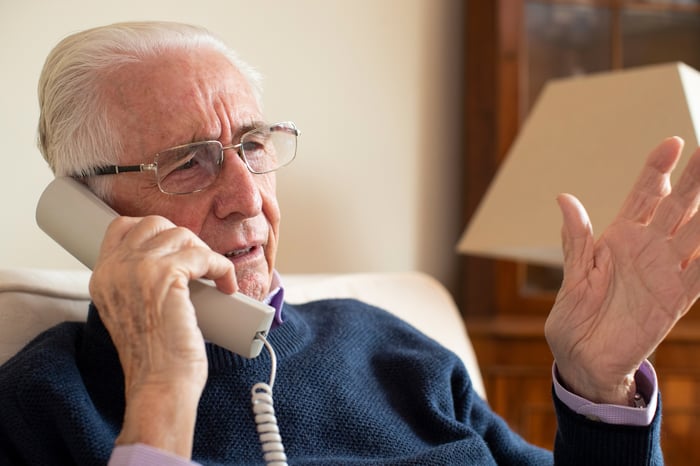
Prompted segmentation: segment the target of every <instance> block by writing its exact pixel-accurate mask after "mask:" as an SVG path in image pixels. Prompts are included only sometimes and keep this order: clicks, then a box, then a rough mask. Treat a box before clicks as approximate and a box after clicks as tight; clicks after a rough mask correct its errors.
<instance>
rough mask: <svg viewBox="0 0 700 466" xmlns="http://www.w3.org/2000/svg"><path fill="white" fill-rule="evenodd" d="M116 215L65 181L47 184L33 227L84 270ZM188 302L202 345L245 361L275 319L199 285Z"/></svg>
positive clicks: (262, 307)
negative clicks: (205, 342) (208, 344)
mask: <svg viewBox="0 0 700 466" xmlns="http://www.w3.org/2000/svg"><path fill="white" fill-rule="evenodd" d="M117 215H118V214H117V213H116V212H115V211H114V210H112V209H111V208H110V207H109V206H108V205H107V204H105V203H104V202H102V200H100V199H99V198H98V197H97V196H95V195H94V194H93V193H92V192H91V191H90V190H89V189H88V188H87V187H86V186H85V185H83V184H82V183H80V182H78V181H76V180H74V179H72V178H70V177H58V178H55V179H54V180H53V181H52V182H51V183H49V185H48V186H47V187H46V189H45V190H44V192H43V194H42V195H41V197H40V199H39V203H38V205H37V208H36V221H37V224H38V225H39V227H40V228H41V229H42V230H43V231H44V232H45V233H46V234H48V235H49V236H50V237H51V238H53V239H54V240H55V241H56V242H57V243H58V244H60V245H61V246H63V248H65V249H66V250H67V251H68V252H70V253H71V254H72V255H73V256H75V258H76V259H78V260H79V261H80V262H82V263H83V264H85V265H86V266H87V267H88V268H90V269H92V268H93V267H94V265H95V262H96V261H97V256H98V253H99V250H100V245H101V243H102V238H103V237H104V234H105V232H106V230H107V226H108V225H109V223H110V222H111V221H112V220H113V219H114V217H115V216H117ZM190 299H191V300H192V304H193V305H194V307H195V313H196V314H197V324H198V325H199V328H200V330H201V331H202V335H204V338H205V339H206V340H208V341H211V342H213V343H216V344H217V345H219V346H222V347H224V348H227V349H229V350H231V351H233V352H234V353H237V354H240V355H241V356H244V357H246V358H254V357H256V356H257V355H258V354H260V351H261V350H262V347H263V342H262V341H261V340H260V339H259V338H257V335H258V334H259V333H263V335H267V332H268V331H269V330H270V325H271V324H272V319H273V317H274V313H275V311H274V309H273V308H272V307H270V306H268V305H266V304H264V303H261V302H260V301H256V300H255V299H253V298H250V297H248V296H245V295H243V294H241V293H234V294H233V295H227V294H225V293H222V292H220V291H219V290H217V289H216V288H215V287H214V286H212V285H211V284H209V283H207V282H206V281H204V280H193V281H191V282H190Z"/></svg>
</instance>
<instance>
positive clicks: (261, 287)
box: [236, 271, 270, 301]
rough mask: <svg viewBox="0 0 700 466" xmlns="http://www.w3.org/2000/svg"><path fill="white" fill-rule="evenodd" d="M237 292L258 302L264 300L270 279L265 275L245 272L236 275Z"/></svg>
mask: <svg viewBox="0 0 700 466" xmlns="http://www.w3.org/2000/svg"><path fill="white" fill-rule="evenodd" d="M236 280H237V281H238V291H240V292H241V293H243V294H244V295H246V296H249V297H251V298H253V299H257V300H258V301H262V300H264V299H265V298H266V297H267V295H268V293H269V292H270V277H269V276H268V274H267V273H261V272H257V271H246V272H243V273H242V274H238V273H237V274H236Z"/></svg>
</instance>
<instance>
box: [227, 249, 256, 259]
mask: <svg viewBox="0 0 700 466" xmlns="http://www.w3.org/2000/svg"><path fill="white" fill-rule="evenodd" d="M253 249H254V247H253V246H249V247H247V248H243V249H236V250H235V251H231V252H227V253H226V254H224V256H226V257H229V258H231V257H239V256H243V255H245V254H248V253H249V252H250V251H252V250H253Z"/></svg>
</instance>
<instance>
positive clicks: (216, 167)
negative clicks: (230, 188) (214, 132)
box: [156, 141, 222, 194]
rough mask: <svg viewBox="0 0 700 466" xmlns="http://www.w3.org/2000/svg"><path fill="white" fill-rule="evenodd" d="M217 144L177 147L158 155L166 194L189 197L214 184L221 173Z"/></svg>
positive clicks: (160, 179) (161, 184)
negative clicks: (188, 194) (187, 195)
mask: <svg viewBox="0 0 700 466" xmlns="http://www.w3.org/2000/svg"><path fill="white" fill-rule="evenodd" d="M221 161H222V150H221V144H219V143H218V142H217V141H207V142H196V143H193V144H186V145H184V146H179V147H174V148H172V149H168V150H166V151H164V152H161V153H160V154H158V155H157V156H156V165H157V172H156V173H157V177H158V186H160V189H161V190H163V191H164V192H166V193H170V194H187V193H193V192H196V191H201V190H202V189H204V188H206V187H207V186H209V185H211V184H212V183H213V182H214V180H216V177H217V176H218V175H219V172H220V171H221Z"/></svg>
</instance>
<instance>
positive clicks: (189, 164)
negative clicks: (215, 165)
mask: <svg viewBox="0 0 700 466" xmlns="http://www.w3.org/2000/svg"><path fill="white" fill-rule="evenodd" d="M198 165H199V161H198V160H197V158H196V157H192V158H191V159H189V160H188V161H187V162H185V163H183V164H182V165H180V166H179V167H177V168H176V170H189V169H190V168H194V167H196V166H198Z"/></svg>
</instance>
